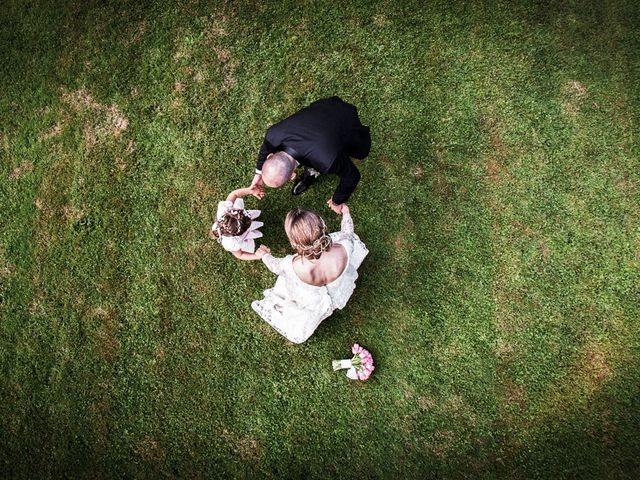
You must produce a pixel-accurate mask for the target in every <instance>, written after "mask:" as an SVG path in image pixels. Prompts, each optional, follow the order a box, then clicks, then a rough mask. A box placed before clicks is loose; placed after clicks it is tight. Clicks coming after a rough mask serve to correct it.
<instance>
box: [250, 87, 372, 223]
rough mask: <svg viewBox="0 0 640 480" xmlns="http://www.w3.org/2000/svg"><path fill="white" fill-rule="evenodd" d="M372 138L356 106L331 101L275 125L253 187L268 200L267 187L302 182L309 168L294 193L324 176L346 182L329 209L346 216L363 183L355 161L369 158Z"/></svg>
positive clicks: (262, 152)
mask: <svg viewBox="0 0 640 480" xmlns="http://www.w3.org/2000/svg"><path fill="white" fill-rule="evenodd" d="M370 149H371V135H370V134H369V127H365V126H364V125H362V123H361V122H360V119H359V118H358V111H357V109H356V107H354V106H353V105H350V104H348V103H346V102H344V101H343V100H342V99H341V98H339V97H331V98H325V99H322V100H318V101H317V102H314V103H312V104H311V105H309V106H308V107H306V108H303V109H302V110H300V111H299V112H297V113H295V114H293V115H291V116H290V117H288V118H285V119H284V120H282V121H281V122H279V123H276V124H275V125H273V126H271V127H270V128H269V129H268V130H267V133H266V135H265V137H264V141H263V142H262V146H261V147H260V153H259V154H258V161H257V162H256V173H255V176H254V177H253V182H252V183H251V185H252V186H254V185H255V186H258V187H259V189H260V192H261V194H260V195H261V196H260V198H262V196H264V185H266V186H268V187H272V188H278V187H281V186H282V185H284V184H285V183H287V182H288V181H289V180H293V179H294V178H295V177H296V173H295V170H296V168H297V167H299V166H301V167H303V168H304V172H303V174H302V177H301V178H300V179H299V180H298V182H297V183H296V184H295V185H294V187H293V190H292V192H291V193H292V194H293V195H300V194H301V193H303V192H304V191H306V190H307V189H308V188H309V187H310V186H311V184H312V183H313V182H314V181H315V180H316V178H317V177H318V176H319V175H320V174H327V173H329V174H334V175H337V176H338V177H339V178H340V181H339V183H338V186H337V187H336V190H335V192H334V193H333V196H332V197H331V198H330V199H329V200H328V201H327V205H328V206H329V208H331V209H332V210H333V211H334V212H336V213H341V211H342V205H343V204H344V203H345V202H346V201H347V200H348V199H349V197H350V196H351V194H352V193H353V191H354V190H355V189H356V186H357V185H358V182H359V181H360V172H359V171H358V169H357V168H356V166H355V165H354V164H353V161H352V160H351V157H352V158H357V159H363V158H365V157H366V156H367V155H369V150H370Z"/></svg>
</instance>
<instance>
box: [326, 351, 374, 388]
mask: <svg viewBox="0 0 640 480" xmlns="http://www.w3.org/2000/svg"><path fill="white" fill-rule="evenodd" d="M351 351H352V352H353V358H351V359H350V360H334V361H333V370H334V371H335V370H340V369H341V368H348V370H347V377H348V378H350V379H351V380H367V379H368V378H369V377H370V376H371V374H372V373H373V371H374V370H375V367H374V366H373V357H372V356H371V353H369V350H367V349H365V348H363V347H361V346H360V345H358V344H357V343H356V344H354V345H353V347H352V348H351Z"/></svg>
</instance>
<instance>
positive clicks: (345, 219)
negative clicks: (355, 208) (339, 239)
mask: <svg viewBox="0 0 640 480" xmlns="http://www.w3.org/2000/svg"><path fill="white" fill-rule="evenodd" d="M353 231H354V230H353V218H351V213H348V212H344V213H343V214H342V222H341V223H340V233H342V234H343V235H351V234H352V233H353Z"/></svg>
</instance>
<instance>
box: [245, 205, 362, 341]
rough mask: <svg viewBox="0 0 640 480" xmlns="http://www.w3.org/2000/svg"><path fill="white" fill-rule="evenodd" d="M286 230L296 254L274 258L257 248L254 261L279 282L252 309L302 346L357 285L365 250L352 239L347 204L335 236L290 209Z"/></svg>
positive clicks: (310, 215)
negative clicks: (259, 259)
mask: <svg viewBox="0 0 640 480" xmlns="http://www.w3.org/2000/svg"><path fill="white" fill-rule="evenodd" d="M284 228H285V231H286V233H287V237H288V238H289V242H290V243H291V246H292V247H293V249H294V250H295V251H296V252H297V253H296V254H293V255H287V256H286V257H284V258H276V257H274V256H273V255H271V253H270V250H269V247H267V246H265V245H261V246H260V248H258V250H257V251H256V256H258V258H261V259H262V261H263V262H264V264H265V265H266V266H267V268H268V269H269V270H271V271H272V272H273V273H275V274H276V275H278V279H277V280H276V284H275V286H274V287H273V288H270V289H268V290H265V291H264V298H263V299H262V300H256V301H254V302H253V303H252V304H251V306H252V307H253V309H254V310H255V311H256V312H257V313H258V315H260V316H261V317H262V318H263V319H264V320H265V321H266V322H267V323H269V325H271V326H272V327H273V328H275V329H276V330H277V331H278V332H279V333H280V334H282V335H284V336H285V337H286V338H287V339H289V340H291V341H292V342H294V343H302V342H304V341H305V340H306V339H308V338H309V337H310V336H311V335H312V334H313V332H314V331H315V329H316V328H318V325H320V322H322V320H324V319H325V318H327V317H328V316H330V315H331V314H332V313H333V311H334V310H335V309H336V308H339V309H342V308H344V306H345V305H346V304H347V300H349V297H351V294H352V293H353V290H354V289H355V286H356V285H355V281H356V279H357V278H358V272H357V268H358V267H359V266H360V264H361V263H362V260H363V259H364V257H365V256H366V255H367V254H368V253H369V251H368V250H367V247H366V246H365V245H364V243H362V242H361V241H360V238H359V237H358V235H356V234H355V232H354V230H353V220H352V218H351V214H350V212H349V208H348V207H347V206H346V205H344V206H343V208H342V224H341V229H340V231H339V232H334V233H331V234H327V226H326V225H325V223H324V220H322V218H321V217H320V216H319V215H318V214H317V213H315V212H314V211H312V210H308V209H306V208H296V209H294V210H291V211H290V212H289V213H288V214H287V218H286V219H285V223H284Z"/></svg>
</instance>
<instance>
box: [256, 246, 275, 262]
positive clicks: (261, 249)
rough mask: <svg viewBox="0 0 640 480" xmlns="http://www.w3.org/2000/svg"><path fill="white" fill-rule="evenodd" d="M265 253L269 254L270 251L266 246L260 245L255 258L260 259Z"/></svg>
mask: <svg viewBox="0 0 640 480" xmlns="http://www.w3.org/2000/svg"><path fill="white" fill-rule="evenodd" d="M267 253H271V249H270V248H269V247H267V246H266V245H260V246H259V247H258V249H257V250H256V257H258V258H259V259H262V257H264V256H265V255H266V254H267Z"/></svg>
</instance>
